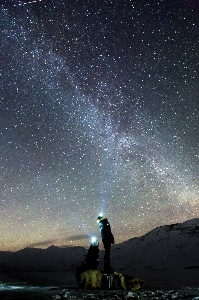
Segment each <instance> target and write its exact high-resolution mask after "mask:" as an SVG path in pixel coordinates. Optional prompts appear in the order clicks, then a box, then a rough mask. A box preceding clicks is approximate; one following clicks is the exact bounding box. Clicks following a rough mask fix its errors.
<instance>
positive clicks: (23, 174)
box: [0, 0, 199, 251]
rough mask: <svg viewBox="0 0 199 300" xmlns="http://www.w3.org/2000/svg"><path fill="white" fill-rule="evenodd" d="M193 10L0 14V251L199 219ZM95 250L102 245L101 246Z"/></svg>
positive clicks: (197, 52)
mask: <svg viewBox="0 0 199 300" xmlns="http://www.w3.org/2000/svg"><path fill="white" fill-rule="evenodd" d="M198 12H199V3H198V1H194V0H193V1H188V0H187V1H186V0H185V1H180V0H175V1H173V0H165V1H164V0H159V1H149V0H148V1H147V0H146V1H140V0H132V1H130V0H129V1H125V0H123V1H120V0H117V1H114V0H113V1H111V0H106V1H105V0H104V1H101V0H100V1H88V0H86V1H78V0H76V1H75V0H74V1H61V0H52V1H48V0H45V1H44V0H40V1H17V0H13V1H11V0H7V1H4V3H3V4H2V5H1V27H2V35H1V49H2V54H3V55H2V57H3V72H2V92H1V94H2V100H1V189H0V193H1V197H0V204H1V210H0V232H1V235H0V244H1V250H13V251H15V250H18V249H21V248H24V247H40V248H42V247H44V248H45V247H48V246H50V245H52V244H53V245H57V246H75V245H79V246H86V247H87V246H88V245H89V243H90V237H91V236H92V235H96V236H97V237H98V238H99V240H100V236H99V228H98V224H97V222H96V219H97V216H98V214H99V213H100V212H101V211H102V212H103V213H104V215H105V216H106V217H108V220H109V222H110V224H111V227H112V231H113V234H114V236H115V241H116V243H120V242H122V241H125V240H127V239H130V238H133V237H135V236H140V235H142V234H144V233H146V232H148V231H149V230H151V229H153V228H155V227H157V226H161V225H165V224H171V223H177V222H182V221H185V220H188V219H191V218H195V217H199V205H198V202H199V88H198V87H199V84H198V83H199V19H198ZM100 243H101V241H100Z"/></svg>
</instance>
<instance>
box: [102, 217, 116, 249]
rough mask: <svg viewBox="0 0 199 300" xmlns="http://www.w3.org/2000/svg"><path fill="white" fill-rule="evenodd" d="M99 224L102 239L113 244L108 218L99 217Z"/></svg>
mask: <svg viewBox="0 0 199 300" xmlns="http://www.w3.org/2000/svg"><path fill="white" fill-rule="evenodd" d="M99 226H100V233H101V238H102V241H103V242H105V243H110V244H114V243H115V241H114V236H113V234H112V232H111V226H110V223H109V222H108V220H107V219H106V218H104V219H101V220H100V222H99Z"/></svg>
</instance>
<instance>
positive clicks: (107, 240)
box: [98, 216, 115, 273]
mask: <svg viewBox="0 0 199 300" xmlns="http://www.w3.org/2000/svg"><path fill="white" fill-rule="evenodd" d="M98 223H99V226H100V233H101V238H102V242H103V244H104V249H105V254H104V272H106V273H110V271H111V267H110V248H111V245H112V244H114V243H115V241H114V236H113V234H112V232H111V226H110V223H109V222H108V219H107V218H104V217H103V216H99V217H98Z"/></svg>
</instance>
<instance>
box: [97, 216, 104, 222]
mask: <svg viewBox="0 0 199 300" xmlns="http://www.w3.org/2000/svg"><path fill="white" fill-rule="evenodd" d="M103 219H104V217H103V216H102V215H100V216H99V217H98V218H97V222H98V223H99V222H100V221H101V220H103Z"/></svg>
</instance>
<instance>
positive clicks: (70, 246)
mask: <svg viewBox="0 0 199 300" xmlns="http://www.w3.org/2000/svg"><path fill="white" fill-rule="evenodd" d="M195 219H199V218H193V219H189V220H185V221H183V222H180V223H171V224H165V225H160V226H158V227H154V228H152V229H151V230H149V231H148V232H146V233H144V234H143V235H141V236H134V237H132V238H129V239H128V240H124V241H122V242H119V243H115V244H114V245H120V244H122V243H124V242H128V241H130V240H132V239H136V238H142V237H143V236H144V235H147V234H148V233H150V232H151V231H153V230H155V229H157V228H161V227H164V226H171V225H177V224H183V223H186V222H189V221H192V220H195ZM90 245H91V244H88V245H87V246H81V245H53V244H52V245H49V246H47V247H46V248H41V247H39V246H38V247H34V246H32V247H31V246H25V247H24V248H21V249H17V250H1V249H0V252H13V253H14V252H18V251H21V250H25V249H38V250H47V249H49V248H52V247H55V248H60V249H65V248H76V247H79V248H84V249H86V250H88V248H89V247H90ZM112 246H113V245H112ZM99 250H100V251H104V247H103V243H102V241H99Z"/></svg>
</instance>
